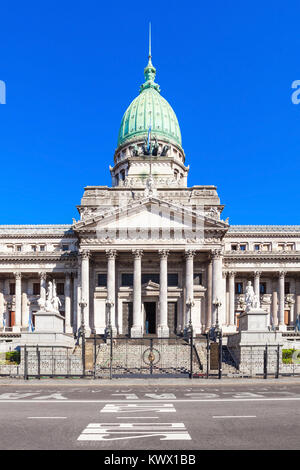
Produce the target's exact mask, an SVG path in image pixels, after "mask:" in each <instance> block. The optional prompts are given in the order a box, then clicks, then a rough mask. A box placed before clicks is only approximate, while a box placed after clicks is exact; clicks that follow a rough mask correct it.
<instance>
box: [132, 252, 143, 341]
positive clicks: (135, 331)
mask: <svg viewBox="0 0 300 470" xmlns="http://www.w3.org/2000/svg"><path fill="white" fill-rule="evenodd" d="M132 254H133V255H134V262H133V325H132V328H131V336H132V337H133V338H138V337H141V336H143V330H144V328H143V315H142V255H143V250H132Z"/></svg>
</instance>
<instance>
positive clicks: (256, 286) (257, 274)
mask: <svg viewBox="0 0 300 470" xmlns="http://www.w3.org/2000/svg"><path fill="white" fill-rule="evenodd" d="M260 276H261V272H260V271H255V272H254V293H255V295H256V298H257V308H260V288H259V282H260Z"/></svg>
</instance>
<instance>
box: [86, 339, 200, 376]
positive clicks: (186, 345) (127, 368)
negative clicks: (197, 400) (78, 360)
mask: <svg viewBox="0 0 300 470" xmlns="http://www.w3.org/2000/svg"><path fill="white" fill-rule="evenodd" d="M92 341H93V346H94V347H93V349H94V360H93V372H94V376H95V377H97V378H98V377H103V378H122V377H127V378H128V377H139V378H146V377H149V376H151V377H153V378H155V377H192V376H193V374H194V373H195V372H196V373H197V370H199V369H200V367H201V365H200V364H199V360H198V357H197V354H196V353H195V351H194V346H193V339H191V337H189V338H182V337H174V338H157V337H150V338H149V337H141V338H127V337H117V338H112V340H111V339H110V338H107V339H106V340H103V339H101V338H96V337H95V338H93V340H92Z"/></svg>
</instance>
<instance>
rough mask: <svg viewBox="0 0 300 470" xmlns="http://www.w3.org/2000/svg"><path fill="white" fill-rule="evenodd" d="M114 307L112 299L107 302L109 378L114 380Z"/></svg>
mask: <svg viewBox="0 0 300 470" xmlns="http://www.w3.org/2000/svg"><path fill="white" fill-rule="evenodd" d="M113 306H114V302H113V301H112V300H110V299H107V301H106V307H107V311H108V325H107V326H108V328H107V330H106V337H107V336H108V337H109V338H110V360H109V378H110V379H112V361H113V334H112V324H111V309H112V307H113Z"/></svg>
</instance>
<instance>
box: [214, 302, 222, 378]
mask: <svg viewBox="0 0 300 470" xmlns="http://www.w3.org/2000/svg"><path fill="white" fill-rule="evenodd" d="M213 305H214V306H215V307H216V310H217V315H216V325H215V327H214V336H215V339H216V340H218V341H219V379H221V378H222V360H223V357H222V328H220V326H219V308H220V307H221V305H222V302H221V301H220V300H219V299H218V298H217V299H215V300H214V301H213Z"/></svg>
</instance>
